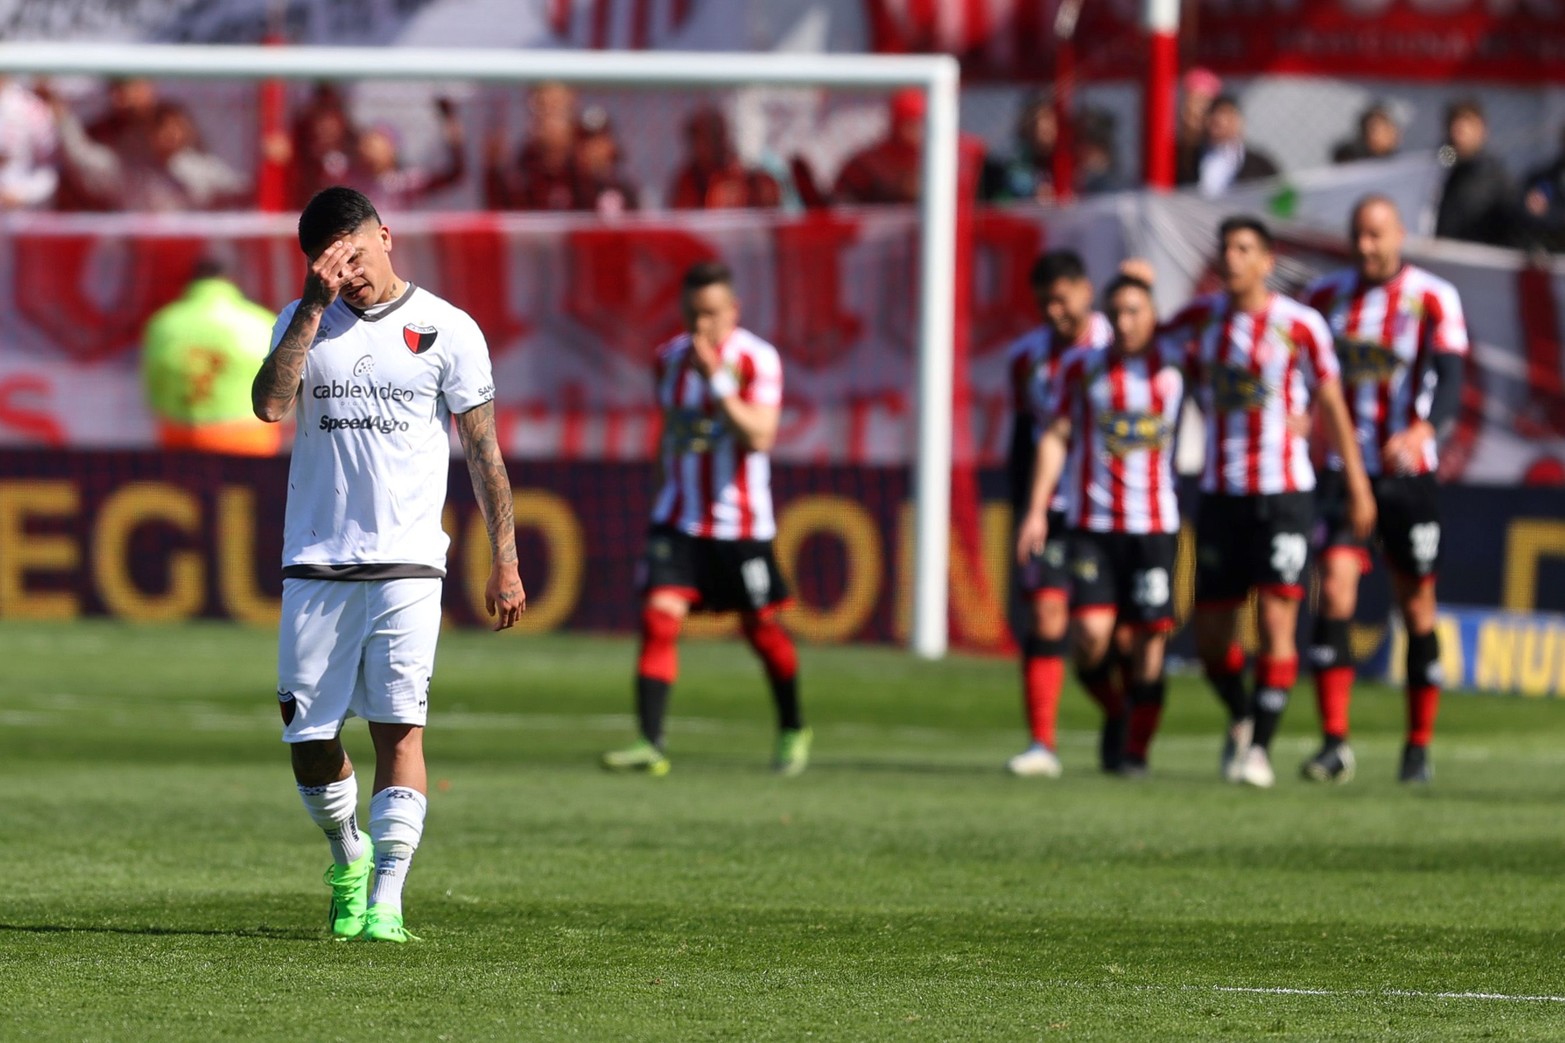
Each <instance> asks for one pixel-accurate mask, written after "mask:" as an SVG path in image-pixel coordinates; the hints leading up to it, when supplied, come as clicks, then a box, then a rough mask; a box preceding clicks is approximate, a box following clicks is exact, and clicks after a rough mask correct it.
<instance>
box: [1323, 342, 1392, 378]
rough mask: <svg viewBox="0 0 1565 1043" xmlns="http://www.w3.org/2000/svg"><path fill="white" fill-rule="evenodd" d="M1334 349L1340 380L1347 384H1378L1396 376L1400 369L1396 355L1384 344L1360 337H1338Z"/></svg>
mask: <svg viewBox="0 0 1565 1043" xmlns="http://www.w3.org/2000/svg"><path fill="white" fill-rule="evenodd" d="M1336 347H1337V360H1338V361H1339V362H1340V363H1341V364H1342V379H1343V380H1344V381H1346V382H1347V383H1349V384H1359V383H1372V384H1379V383H1381V382H1383V381H1386V380H1390V379H1391V378H1392V377H1394V376H1396V375H1397V372H1398V371H1399V370H1400V369H1401V368H1402V360H1401V359H1400V358H1398V357H1397V353H1396V352H1394V351H1392V350H1391V349H1390V348H1388V347H1386V346H1385V345H1384V344H1377V343H1375V342H1374V341H1370V340H1364V339H1363V338H1360V337H1338V338H1336Z"/></svg>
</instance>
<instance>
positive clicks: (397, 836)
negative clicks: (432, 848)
mask: <svg viewBox="0 0 1565 1043" xmlns="http://www.w3.org/2000/svg"><path fill="white" fill-rule="evenodd" d="M428 807H429V802H428V801H427V800H426V799H425V797H424V795H423V794H422V793H420V792H419V791H418V790H415V789H409V788H408V787H406V786H388V787H387V788H386V789H383V790H381V791H380V792H379V793H377V794H375V795H374V796H373V797H371V798H370V836H371V837H372V838H373V839H374V841H375V881H374V883H373V884H372V885H371V886H370V899H369V904H370V905H372V906H377V905H378V906H382V907H389V908H391V909H392V910H394V911H395V912H398V913H400V912H402V885H403V883H404V881H406V880H407V875H408V867H409V866H410V865H411V864H412V862H413V852H414V851H416V850H417V849H418V842H419V840H420V839H421V838H422V837H423V835H424V813H425V811H426V810H427V809H428Z"/></svg>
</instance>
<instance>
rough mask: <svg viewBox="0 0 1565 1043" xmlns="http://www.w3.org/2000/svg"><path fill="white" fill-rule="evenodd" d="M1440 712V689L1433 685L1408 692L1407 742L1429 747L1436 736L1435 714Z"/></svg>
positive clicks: (1411, 689) (1412, 744)
mask: <svg viewBox="0 0 1565 1043" xmlns="http://www.w3.org/2000/svg"><path fill="white" fill-rule="evenodd" d="M1439 712H1440V689H1439V688H1437V687H1436V686H1434V685H1432V684H1426V685H1420V686H1418V687H1417V688H1409V689H1408V690H1407V741H1408V744H1409V745H1410V746H1428V745H1429V740H1430V739H1432V738H1434V735H1435V714H1437V713H1439Z"/></svg>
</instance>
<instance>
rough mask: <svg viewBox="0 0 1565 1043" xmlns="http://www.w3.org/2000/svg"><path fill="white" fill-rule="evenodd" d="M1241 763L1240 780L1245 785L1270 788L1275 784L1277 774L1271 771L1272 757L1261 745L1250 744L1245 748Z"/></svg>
mask: <svg viewBox="0 0 1565 1043" xmlns="http://www.w3.org/2000/svg"><path fill="white" fill-rule="evenodd" d="M1241 765H1242V767H1241V768H1240V781H1241V782H1243V783H1244V784H1245V785H1246V786H1254V787H1256V788H1257V789H1271V788H1272V786H1274V785H1276V783H1277V776H1276V774H1275V773H1274V772H1273V771H1272V759H1271V757H1270V756H1268V755H1267V753H1266V750H1265V749H1264V748H1263V747H1260V746H1251V747H1250V748H1249V749H1248V750H1246V751H1245V754H1244V759H1243V761H1242V762H1241Z"/></svg>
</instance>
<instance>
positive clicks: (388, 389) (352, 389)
mask: <svg viewBox="0 0 1565 1043" xmlns="http://www.w3.org/2000/svg"><path fill="white" fill-rule="evenodd" d="M360 361H363V360H362V359H361V360H360ZM354 373H355V374H357V373H358V367H357V366H355V367H354ZM310 396H311V397H312V398H364V399H370V400H371V401H375V402H412V401H413V400H414V399H416V398H418V392H416V391H414V390H413V389H412V388H399V387H393V386H391V385H390V384H350V383H348V382H347V381H345V380H332V381H328V382H327V383H325V384H317V385H315V387H313V388H311V389H310Z"/></svg>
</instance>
